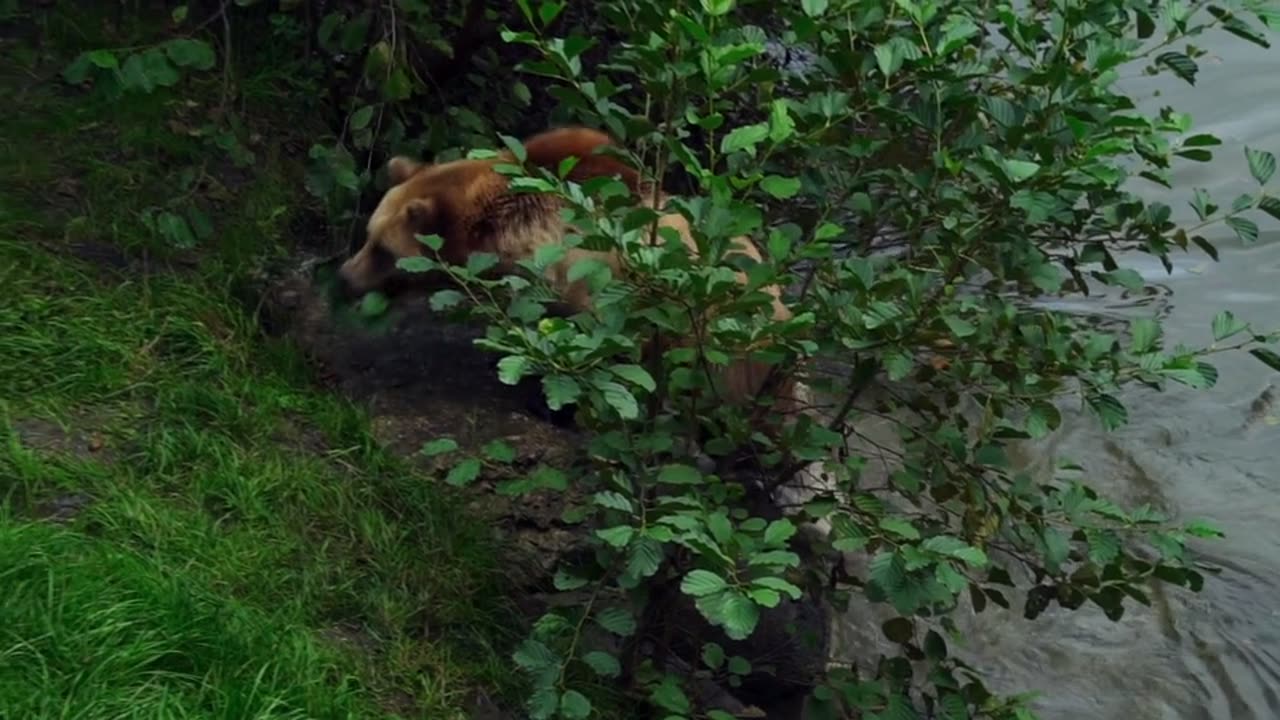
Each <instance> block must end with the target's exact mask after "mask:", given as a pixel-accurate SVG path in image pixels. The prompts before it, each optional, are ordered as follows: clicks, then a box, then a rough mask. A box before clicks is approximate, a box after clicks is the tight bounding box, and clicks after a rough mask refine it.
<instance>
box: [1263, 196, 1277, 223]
mask: <svg viewBox="0 0 1280 720" xmlns="http://www.w3.org/2000/svg"><path fill="white" fill-rule="evenodd" d="M1258 209H1259V210H1261V211H1262V212H1264V213H1266V214H1268V215H1270V216H1271V217H1273V218H1275V219H1276V220H1280V198H1274V197H1271V196H1270V195H1263V196H1262V197H1260V198H1258Z"/></svg>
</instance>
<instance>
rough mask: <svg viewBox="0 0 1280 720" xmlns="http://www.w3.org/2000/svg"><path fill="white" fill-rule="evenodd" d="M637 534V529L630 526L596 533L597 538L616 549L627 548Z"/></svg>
mask: <svg viewBox="0 0 1280 720" xmlns="http://www.w3.org/2000/svg"><path fill="white" fill-rule="evenodd" d="M635 534H636V529H635V528H633V527H631V526H630V525H618V526H616V527H611V528H605V529H603V530H597V531H596V537H598V538H600V539H601V540H603V541H605V542H606V543H608V544H609V545H611V546H613V547H616V548H620V547H626V546H627V543H629V542H631V538H632V537H634V536H635Z"/></svg>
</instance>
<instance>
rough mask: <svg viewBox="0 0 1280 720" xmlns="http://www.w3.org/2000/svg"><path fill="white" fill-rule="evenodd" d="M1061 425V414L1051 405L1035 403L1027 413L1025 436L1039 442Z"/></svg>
mask: <svg viewBox="0 0 1280 720" xmlns="http://www.w3.org/2000/svg"><path fill="white" fill-rule="evenodd" d="M1061 424H1062V413H1060V412H1058V408H1057V407H1055V406H1054V405H1053V404H1052V403H1048V402H1045V401H1043V400H1040V401H1036V402H1035V403H1033V404H1032V405H1031V408H1030V409H1029V410H1028V411H1027V434H1029V435H1031V437H1032V438H1033V439H1036V440H1039V439H1040V438H1043V437H1045V436H1046V435H1048V434H1049V433H1050V432H1052V431H1054V430H1057V429H1058V426H1060V425H1061Z"/></svg>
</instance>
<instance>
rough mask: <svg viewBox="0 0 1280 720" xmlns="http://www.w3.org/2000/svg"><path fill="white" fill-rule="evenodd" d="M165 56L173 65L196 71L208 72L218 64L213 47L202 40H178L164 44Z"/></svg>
mask: <svg viewBox="0 0 1280 720" xmlns="http://www.w3.org/2000/svg"><path fill="white" fill-rule="evenodd" d="M164 51H165V54H166V55H168V56H169V59H170V60H172V61H173V64H174V65H177V66H178V67H184V68H194V69H196V70H210V69H212V68H213V66H214V65H217V64H218V58H217V55H215V54H214V52H213V46H212V45H210V44H209V43H207V42H205V41H203V40H193V39H191V38H178V39H176V40H170V41H169V42H167V43H165V44H164Z"/></svg>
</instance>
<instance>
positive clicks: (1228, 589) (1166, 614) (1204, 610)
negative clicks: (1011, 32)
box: [836, 34, 1280, 720]
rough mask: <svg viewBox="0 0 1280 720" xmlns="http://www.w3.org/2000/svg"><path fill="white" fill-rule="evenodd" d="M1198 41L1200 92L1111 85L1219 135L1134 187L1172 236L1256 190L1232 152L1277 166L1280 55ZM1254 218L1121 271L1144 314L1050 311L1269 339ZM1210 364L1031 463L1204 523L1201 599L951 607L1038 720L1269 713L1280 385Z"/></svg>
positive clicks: (1272, 239)
mask: <svg viewBox="0 0 1280 720" xmlns="http://www.w3.org/2000/svg"><path fill="white" fill-rule="evenodd" d="M1271 37H1272V39H1273V42H1275V41H1277V40H1280V37H1277V36H1276V35H1274V34H1273V35H1272V36H1271ZM1197 45H1199V46H1200V47H1203V48H1205V49H1207V50H1209V51H1210V53H1211V54H1213V55H1216V56H1217V57H1218V58H1220V60H1221V62H1220V63H1212V62H1211V61H1209V59H1208V58H1206V59H1205V60H1204V61H1203V62H1202V63H1201V66H1202V69H1201V72H1200V77H1199V79H1198V81H1197V84H1196V87H1195V88H1191V87H1188V86H1187V85H1186V84H1185V83H1182V82H1181V81H1179V80H1176V79H1171V78H1163V77H1161V78H1150V77H1145V76H1142V75H1140V73H1139V69H1136V68H1135V69H1133V70H1132V71H1131V72H1130V73H1129V77H1127V78H1126V79H1125V80H1124V81H1123V83H1122V84H1123V86H1124V87H1125V88H1126V90H1128V91H1129V92H1130V93H1132V94H1133V95H1134V96H1135V98H1137V99H1141V102H1142V105H1141V107H1142V108H1143V110H1145V111H1148V112H1152V113H1153V112H1155V111H1157V110H1158V109H1159V108H1160V107H1161V106H1164V105H1170V106H1172V107H1174V108H1175V109H1177V110H1180V111H1183V112H1189V113H1190V114H1191V115H1192V117H1193V118H1194V120H1195V128H1194V130H1193V132H1210V133H1213V134H1215V135H1217V136H1218V137H1220V138H1222V140H1223V145H1222V146H1220V147H1218V148H1216V149H1215V150H1216V152H1215V160H1214V161H1213V162H1212V163H1207V164H1198V163H1193V162H1189V161H1180V162H1179V164H1178V165H1177V167H1178V170H1177V171H1176V172H1175V173H1174V176H1173V178H1174V185H1175V189H1174V191H1172V192H1170V191H1168V190H1166V189H1164V188H1161V187H1159V186H1156V185H1153V184H1150V183H1147V182H1146V181H1143V180H1137V181H1135V183H1134V185H1133V188H1132V189H1133V190H1134V191H1135V192H1138V193H1139V194H1141V195H1143V196H1144V197H1145V198H1146V199H1148V200H1157V199H1158V200H1161V201H1163V202H1165V203H1167V204H1169V205H1171V206H1173V208H1174V214H1175V220H1177V221H1179V222H1181V223H1184V224H1190V223H1194V222H1195V221H1196V218H1195V216H1194V214H1193V212H1192V210H1191V209H1190V207H1188V205H1187V204H1186V200H1187V199H1188V198H1189V197H1190V195H1191V189H1192V188H1193V187H1203V188H1206V189H1207V190H1209V191H1210V192H1211V193H1212V194H1213V196H1214V199H1215V200H1216V201H1218V204H1219V205H1220V206H1228V205H1229V203H1230V201H1231V199H1233V198H1234V197H1235V196H1236V195H1237V194H1239V193H1241V192H1254V191H1256V190H1255V184H1254V181H1253V180H1252V178H1251V177H1250V175H1249V171H1248V169H1247V165H1246V163H1245V160H1244V152H1243V148H1244V146H1245V145H1249V146H1250V147H1255V148H1260V149H1264V150H1269V151H1271V152H1273V153H1276V154H1277V155H1280V47H1277V48H1275V49H1274V50H1264V49H1262V48H1258V47H1256V46H1253V45H1250V44H1248V43H1245V42H1243V41H1240V40H1237V39H1236V38H1234V37H1232V36H1228V35H1224V34H1216V35H1211V36H1206V37H1204V38H1202V40H1201V41H1200V42H1197ZM1157 92H1158V93H1159V94H1158V95H1157V94H1156V93H1157ZM1277 183H1278V184H1280V181H1277ZM1258 221H1259V224H1260V225H1261V226H1262V228H1263V230H1264V232H1263V236H1262V238H1261V240H1260V241H1259V242H1258V243H1257V244H1255V245H1253V246H1250V247H1245V246H1243V245H1241V244H1240V243H1239V242H1237V241H1235V240H1234V239H1231V233H1230V231H1229V230H1226V229H1225V228H1223V227H1222V226H1221V225H1218V226H1214V227H1210V228H1206V229H1205V231H1204V233H1203V234H1205V235H1206V236H1207V237H1209V238H1210V239H1212V240H1215V241H1220V242H1218V243H1217V244H1218V246H1219V248H1220V250H1221V261H1220V262H1218V263H1214V262H1213V261H1212V260H1210V259H1209V258H1208V257H1207V256H1205V255H1204V254H1203V253H1201V252H1199V251H1195V252H1193V253H1188V254H1180V255H1178V256H1176V257H1175V258H1174V263H1175V267H1174V270H1173V272H1172V273H1170V274H1166V272H1165V270H1164V268H1163V267H1162V266H1161V265H1160V264H1159V262H1157V261H1154V260H1150V259H1147V258H1144V257H1135V258H1132V259H1130V265H1131V266H1133V267H1135V269H1137V270H1139V272H1141V273H1142V274H1143V275H1144V276H1145V277H1146V278H1147V279H1148V281H1149V282H1151V283H1153V284H1156V285H1159V286H1160V287H1161V289H1162V290H1163V292H1162V294H1161V295H1160V296H1158V297H1157V298H1155V300H1154V302H1149V303H1145V304H1137V305H1135V304H1133V303H1128V304H1126V303H1123V302H1120V300H1119V299H1118V298H1117V297H1116V296H1115V295H1114V294H1112V295H1111V296H1110V297H1107V296H1104V297H1101V298H1098V297H1091V298H1083V299H1073V300H1072V301H1071V303H1070V304H1066V303H1062V304H1059V307H1060V308H1061V309H1067V310H1071V311H1075V312H1094V313H1099V314H1102V315H1106V316H1110V317H1117V316H1136V315H1141V314H1144V313H1147V314H1150V313H1153V312H1155V313H1158V314H1159V315H1160V317H1161V318H1162V322H1163V325H1164V329H1165V333H1166V338H1167V342H1168V343H1169V345H1168V346H1169V347H1172V346H1173V344H1175V343H1178V342H1185V343H1187V344H1188V345H1192V346H1199V345H1205V344H1208V343H1209V342H1211V341H1212V336H1211V334H1210V329H1209V328H1210V320H1211V318H1212V317H1213V316H1214V314H1215V313H1216V312H1217V311H1219V310H1224V309H1226V310H1231V311H1232V312H1234V313H1235V314H1236V315H1237V316H1238V317H1239V318H1241V319H1243V320H1245V321H1249V322H1252V323H1254V325H1255V327H1257V328H1259V329H1262V330H1270V329H1273V328H1275V327H1277V326H1280V232H1276V230H1277V223H1275V221H1271V220H1270V219H1267V222H1263V221H1262V219H1261V218H1258ZM1213 362H1214V364H1215V365H1216V366H1217V367H1218V369H1219V371H1220V376H1221V377H1220V379H1219V382H1218V384H1217V385H1216V386H1215V387H1214V388H1212V389H1209V390H1203V391H1195V390H1190V389H1185V388H1182V387H1181V386H1176V385H1175V386H1172V387H1171V388H1170V389H1169V390H1168V391H1166V392H1164V393H1157V392H1154V391H1149V390H1145V389H1138V388H1135V389H1133V390H1131V391H1130V392H1129V393H1128V394H1127V395H1126V397H1125V398H1124V400H1125V402H1126V404H1127V406H1128V408H1129V414H1130V418H1131V420H1132V424H1131V425H1130V426H1128V427H1126V428H1123V429H1121V430H1120V431H1117V432H1115V433H1110V434H1107V433H1104V432H1102V431H1101V429H1100V428H1099V427H1098V425H1097V423H1096V422H1095V421H1094V420H1093V418H1091V417H1087V416H1084V417H1081V416H1079V415H1074V416H1068V417H1065V418H1064V425H1063V427H1062V429H1061V430H1060V431H1059V432H1058V433H1057V434H1056V435H1055V436H1054V437H1053V438H1051V439H1050V440H1049V441H1048V442H1047V443H1045V444H1044V445H1043V446H1042V447H1040V448H1038V449H1037V453H1038V457H1037V458H1033V460H1035V461H1036V462H1033V466H1034V465H1037V464H1038V465H1042V466H1044V467H1046V468H1049V467H1051V465H1052V463H1050V462H1048V460H1049V459H1050V458H1051V457H1052V456H1054V455H1059V456H1067V457H1070V458H1071V459H1072V460H1074V461H1076V462H1077V463H1079V464H1081V465H1082V466H1083V467H1084V468H1085V470H1086V473H1087V481H1088V482H1090V483H1091V484H1092V485H1093V486H1094V487H1096V488H1098V489H1099V490H1100V491H1102V492H1105V493H1108V494H1109V495H1110V496H1111V497H1113V498H1115V499H1116V500H1118V501H1121V502H1123V503H1126V504H1128V505H1129V506H1134V505H1137V504H1141V503H1150V504H1151V505H1152V506H1153V507H1155V508H1156V509H1159V510H1163V511H1165V512H1167V513H1169V514H1171V515H1173V516H1174V517H1176V518H1181V519H1189V518H1191V517H1200V518H1205V519H1208V520H1210V521H1212V522H1213V523H1215V524H1216V525H1217V526H1218V527H1220V528H1222V529H1223V530H1224V531H1225V532H1226V534H1227V536H1226V538H1225V539H1221V540H1215V541H1206V542H1200V543H1197V544H1196V545H1195V548H1196V549H1197V550H1198V551H1199V552H1201V553H1202V555H1203V557H1204V558H1205V559H1206V560H1207V561H1208V562H1210V563H1212V564H1214V565H1216V566H1219V567H1220V568H1222V572H1221V574H1220V575H1218V576H1216V577H1215V576H1208V578H1207V582H1206V584H1205V588H1204V590H1203V591H1202V592H1201V593H1199V594H1195V593H1191V592H1190V591H1186V590H1182V589H1179V588H1174V587H1169V588H1165V589H1163V590H1160V589H1157V590H1156V591H1155V592H1154V593H1153V595H1152V600H1153V602H1152V607H1150V608H1146V607H1142V606H1139V605H1136V604H1135V603H1130V604H1129V609H1128V611H1127V612H1126V614H1125V616H1124V617H1123V618H1122V619H1121V621H1120V622H1118V623H1113V622H1111V621H1109V620H1107V619H1106V618H1105V617H1104V616H1103V615H1102V612H1101V610H1100V609H1098V608H1096V606H1092V605H1086V606H1085V607H1083V608H1081V609H1080V610H1078V611H1075V612H1068V611H1063V610H1060V609H1058V608H1057V607H1056V606H1054V607H1053V608H1052V609H1051V610H1049V611H1047V612H1046V613H1045V614H1044V615H1042V616H1041V617H1040V618H1039V619H1037V620H1035V621H1026V620H1023V618H1022V615H1021V608H1020V604H1019V603H1018V602H1016V601H1015V602H1014V605H1013V608H1014V609H1013V610H1011V611H1002V610H1000V609H999V608H995V607H991V606H989V607H988V608H987V610H986V611H985V612H984V613H982V614H981V615H977V616H972V614H971V613H968V611H965V610H962V611H961V614H966V615H967V616H966V617H964V618H958V620H960V622H961V626H962V627H963V628H964V629H965V631H966V632H965V634H966V636H967V638H968V639H967V643H966V647H965V648H964V650H963V651H962V654H963V655H965V656H966V657H967V659H969V660H970V661H971V662H972V663H973V664H975V665H976V666H978V667H979V668H980V669H982V670H983V671H985V673H986V674H987V676H988V677H989V678H990V680H991V682H992V685H993V686H994V689H998V690H999V691H1002V692H1017V691H1022V690H1036V691H1039V692H1041V693H1043V695H1042V697H1041V699H1040V700H1039V701H1037V703H1036V709H1037V711H1038V712H1039V714H1040V716H1041V717H1042V718H1045V720H1060V719H1061V720H1075V719H1077V718H1098V719H1100V720H1111V719H1116V720H1121V719H1122V720H1166V719H1173V718H1187V719H1189V720H1200V719H1206V720H1255V719H1256V720H1275V719H1277V718H1280V374H1277V373H1276V372H1275V371H1273V370H1270V369H1268V368H1267V367H1266V366H1264V365H1263V364H1261V363H1260V362H1258V361H1257V360H1256V359H1254V358H1252V357H1250V356H1248V355H1247V354H1244V353H1239V352H1237V353H1226V354H1221V355H1218V356H1215V357H1214V358H1213ZM866 612H867V610H866V609H865V608H864V609H862V610H856V611H855V614H854V617H853V618H851V619H850V622H848V623H842V626H841V627H840V628H838V630H837V639H836V647H837V652H840V648H842V647H843V648H844V651H843V652H845V653H849V654H850V656H857V655H859V654H861V655H863V656H865V654H866V650H867V649H868V648H869V647H872V646H882V644H881V641H880V640H879V639H878V638H877V637H875V636H876V635H877V633H878V631H877V629H876V628H875V625H874V623H869V622H868V618H867V616H866V615H865V613H866Z"/></svg>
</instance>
